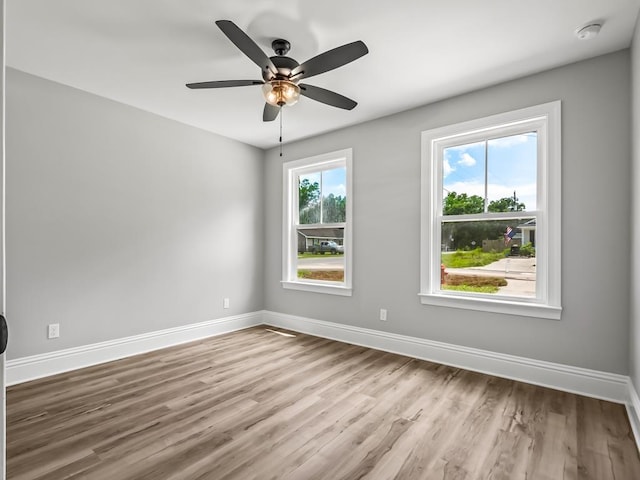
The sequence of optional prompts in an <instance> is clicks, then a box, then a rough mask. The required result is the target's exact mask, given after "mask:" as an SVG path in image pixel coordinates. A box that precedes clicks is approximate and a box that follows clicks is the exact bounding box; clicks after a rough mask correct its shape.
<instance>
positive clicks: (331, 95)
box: [298, 83, 358, 110]
mask: <svg viewBox="0 0 640 480" xmlns="http://www.w3.org/2000/svg"><path fill="white" fill-rule="evenodd" d="M298 86H299V87H300V95H304V96H305V97H309V98H310V99H312V100H315V101H316V102H322V103H326V104H327V105H331V106H332V107H338V108H344V109H345V110H353V109H354V108H355V106H356V105H358V102H355V101H353V100H351V99H350V98H347V97H345V96H344V95H340V94H339V93H336V92H332V91H331V90H326V89H324V88H320V87H314V86H313V85H307V84H305V83H300V84H299V85H298Z"/></svg>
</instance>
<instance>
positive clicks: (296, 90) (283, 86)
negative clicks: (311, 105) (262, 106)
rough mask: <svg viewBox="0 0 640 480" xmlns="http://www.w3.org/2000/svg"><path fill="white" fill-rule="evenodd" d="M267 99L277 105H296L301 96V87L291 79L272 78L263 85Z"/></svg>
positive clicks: (269, 102)
mask: <svg viewBox="0 0 640 480" xmlns="http://www.w3.org/2000/svg"><path fill="white" fill-rule="evenodd" d="M262 94H263V95H264V99H265V101H266V102H267V103H268V104H270V105H273V106H275V107H282V106H284V105H289V106H291V105H294V104H295V103H297V102H298V99H299V98H300V87H299V86H298V85H296V84H295V83H293V82H290V81H289V80H271V81H269V82H266V83H265V84H264V85H262Z"/></svg>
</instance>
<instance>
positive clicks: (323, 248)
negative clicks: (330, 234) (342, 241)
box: [309, 240, 344, 255]
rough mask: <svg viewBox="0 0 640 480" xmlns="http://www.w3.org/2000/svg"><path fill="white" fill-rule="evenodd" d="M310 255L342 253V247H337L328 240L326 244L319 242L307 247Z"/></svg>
mask: <svg viewBox="0 0 640 480" xmlns="http://www.w3.org/2000/svg"><path fill="white" fill-rule="evenodd" d="M309 251H310V252H311V253H319V254H320V255H324V254H325V252H329V253H331V254H332V255H335V254H337V253H344V246H342V245H338V244H337V243H336V242H334V241H331V240H329V241H328V242H320V243H319V244H317V245H311V246H310V247H309Z"/></svg>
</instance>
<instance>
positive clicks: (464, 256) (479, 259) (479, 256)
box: [441, 248, 505, 268]
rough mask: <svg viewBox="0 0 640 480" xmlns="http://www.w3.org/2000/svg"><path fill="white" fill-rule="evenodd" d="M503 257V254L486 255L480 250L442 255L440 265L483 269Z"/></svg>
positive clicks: (459, 251)
mask: <svg viewBox="0 0 640 480" xmlns="http://www.w3.org/2000/svg"><path fill="white" fill-rule="evenodd" d="M504 257H505V253H504V252H497V253H487V252H483V251H482V248H476V249H475V250H469V251H462V250H458V251H455V252H451V253H443V254H442V259H441V263H443V264H444V266H445V267H447V268H469V267H484V266H485V265H489V264H490V263H493V262H496V261H498V260H500V259H501V258H504Z"/></svg>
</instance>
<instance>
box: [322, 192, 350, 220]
mask: <svg viewBox="0 0 640 480" xmlns="http://www.w3.org/2000/svg"><path fill="white" fill-rule="evenodd" d="M346 208H347V199H346V197H343V196H341V195H338V196H336V195H334V194H333V193H330V194H329V195H327V196H326V197H323V198H322V217H323V218H322V222H323V223H339V222H345V221H346V219H347V214H346Z"/></svg>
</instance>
